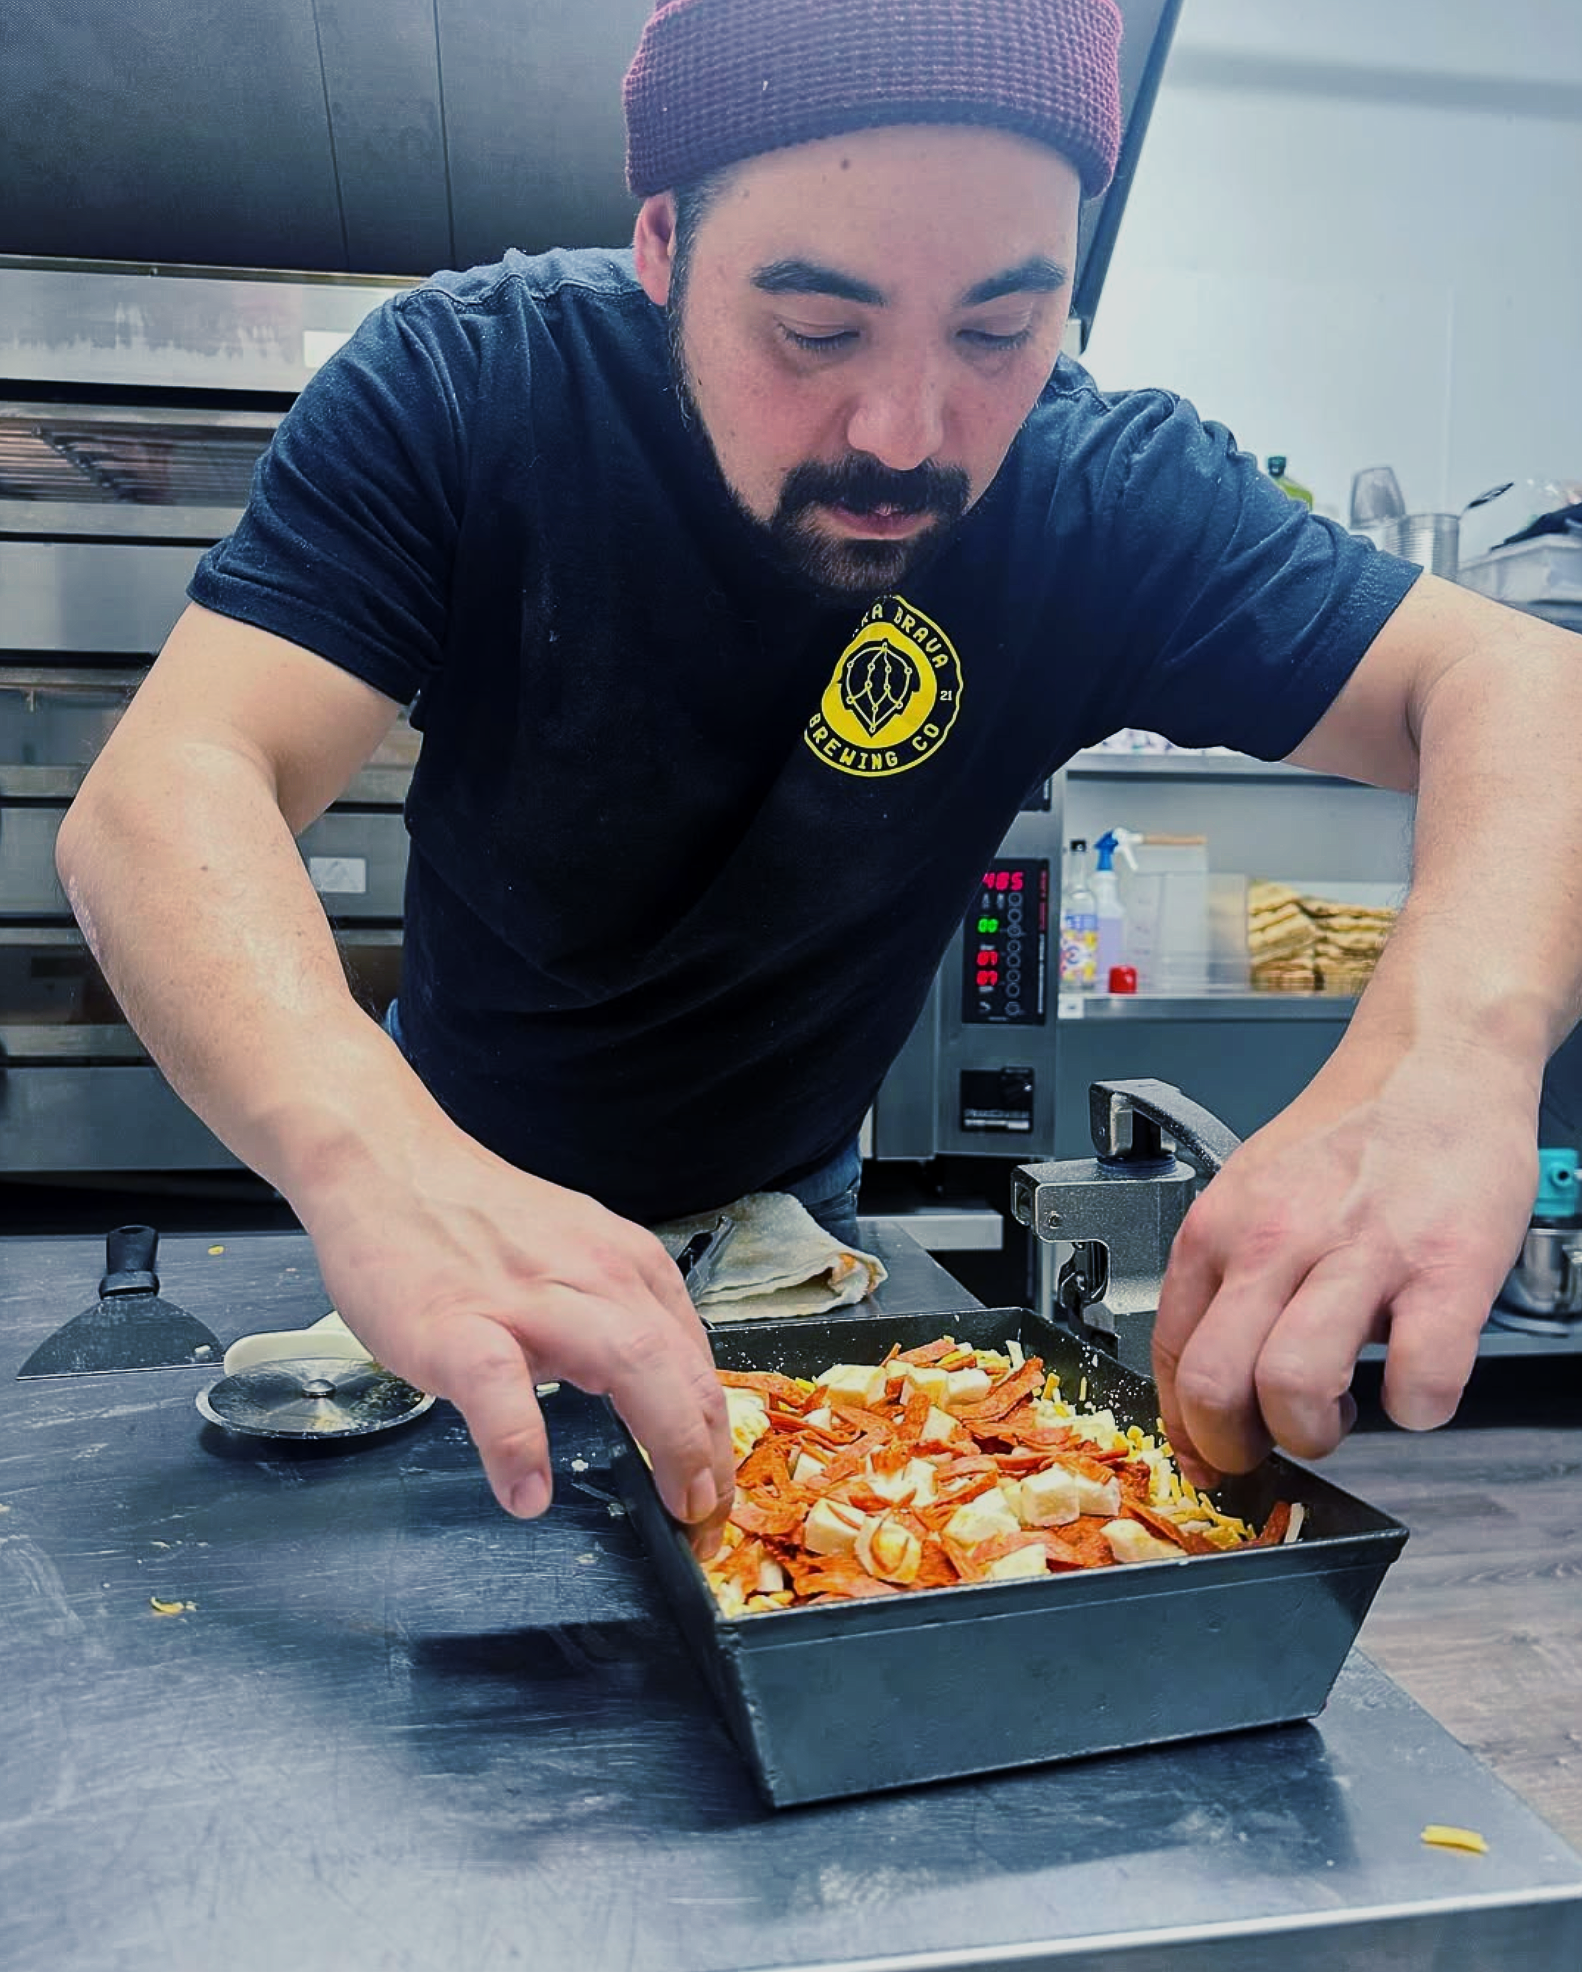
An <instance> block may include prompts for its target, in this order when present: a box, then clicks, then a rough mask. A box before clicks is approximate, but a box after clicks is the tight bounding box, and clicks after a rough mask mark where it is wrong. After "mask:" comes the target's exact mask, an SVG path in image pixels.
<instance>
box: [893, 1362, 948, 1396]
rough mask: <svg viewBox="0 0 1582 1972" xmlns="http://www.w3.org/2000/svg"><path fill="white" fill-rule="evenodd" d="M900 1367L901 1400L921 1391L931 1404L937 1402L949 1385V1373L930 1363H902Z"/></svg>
mask: <svg viewBox="0 0 1582 1972" xmlns="http://www.w3.org/2000/svg"><path fill="white" fill-rule="evenodd" d="M900 1369H901V1383H902V1394H903V1400H904V1398H906V1397H911V1396H915V1395H916V1394H917V1393H918V1392H919V1391H921V1392H922V1393H923V1395H924V1396H925V1397H927V1399H928V1401H929V1402H930V1403H931V1404H937V1403H939V1402H940V1400H941V1399H942V1398H943V1397H944V1394H945V1391H946V1389H947V1388H948V1387H949V1384H950V1376H949V1373H948V1372H947V1371H945V1370H942V1369H936V1368H935V1367H934V1365H933V1364H932V1363H902V1364H901V1365H900Z"/></svg>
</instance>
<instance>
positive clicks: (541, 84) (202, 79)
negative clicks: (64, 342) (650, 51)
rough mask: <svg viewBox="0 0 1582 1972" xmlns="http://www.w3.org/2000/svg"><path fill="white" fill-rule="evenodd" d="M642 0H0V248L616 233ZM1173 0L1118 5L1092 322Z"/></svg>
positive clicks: (580, 237) (417, 260)
mask: <svg viewBox="0 0 1582 1972" xmlns="http://www.w3.org/2000/svg"><path fill="white" fill-rule="evenodd" d="M650 4H651V0H246V4H239V0H71V4H70V5H62V4H61V0H10V8H9V21H8V30H9V31H8V33H7V35H6V44H7V46H6V56H5V60H4V62H3V63H0V129H3V130H4V131H5V133H6V141H5V143H4V145H3V146H0V254H10V255H16V256H23V257H48V258H50V259H53V260H62V259H64V260H76V261H83V260H93V261H119V262H123V263H125V262H146V263H164V264H182V265H187V266H193V265H196V266H206V267H225V268H243V267H245V268H266V269H290V270H293V271H298V272H316V273H341V274H364V275H366V274H377V275H394V276H422V275H426V274H428V273H431V272H433V271H434V270H435V269H436V268H439V267H465V266H470V265H474V264H477V263H480V262H483V261H490V260H497V259H498V258H499V257H500V255H501V254H502V253H503V252H504V251H505V249H506V248H507V247H511V246H516V247H521V248H523V249H525V250H527V251H529V252H532V251H537V250H539V249H542V248H545V247H550V246H601V245H618V244H623V243H624V242H625V241H626V240H627V239H628V238H629V237H630V235H631V225H632V216H633V212H634V209H635V207H634V202H633V200H632V199H631V197H630V196H629V195H628V193H627V191H626V187H625V183H624V180H623V176H622V163H623V154H624V137H623V132H622V126H621V100H620V83H621V77H622V75H623V73H624V71H625V69H626V65H627V63H628V62H629V61H630V59H631V56H632V51H633V50H634V49H635V47H636V45H637V40H638V36H639V35H640V33H641V31H642V27H643V23H644V21H645V19H646V18H647V15H648V12H649V8H650ZM1179 8H1180V0H1121V10H1122V13H1123V15H1124V18H1125V37H1124V41H1123V45H1122V68H1123V84H1122V87H1123V97H1124V109H1125V115H1126V130H1125V140H1124V145H1123V149H1122V154H1121V163H1120V169H1119V171H1118V173H1117V176H1116V180H1115V184H1114V185H1113V187H1112V188H1111V190H1110V191H1109V192H1108V193H1107V194H1106V196H1105V197H1104V198H1103V199H1100V200H1096V201H1094V202H1093V203H1092V205H1091V206H1090V207H1089V209H1088V211H1087V213H1086V214H1085V215H1084V221H1085V223H1084V231H1083V244H1082V249H1081V252H1080V254H1079V261H1078V278H1077V284H1076V294H1075V309H1074V314H1075V316H1076V318H1077V320H1079V321H1080V322H1081V323H1082V325H1083V331H1084V335H1085V331H1086V328H1087V326H1088V325H1089V324H1090V323H1091V321H1092V318H1093V311H1094V308H1095V307H1096V305H1097V302H1098V295H1099V289H1100V287H1101V286H1102V284H1103V279H1104V270H1105V267H1106V266H1107V264H1108V261H1109V255H1110V248H1111V245H1112V244H1113V241H1114V237H1115V229H1116V226H1117V225H1118V223H1119V219H1120V213H1121V209H1122V208H1123V206H1124V204H1125V201H1126V194H1127V191H1128V189H1129V187H1130V184H1131V178H1132V173H1133V171H1134V169H1135V167H1136V162H1137V153H1138V149H1139V146H1140V145H1141V142H1142V137H1143V132H1144V130H1145V128H1146V125H1147V121H1148V115H1149V112H1150V110H1151V108H1152V105H1153V99H1154V94H1155V91H1156V89H1157V87H1158V82H1159V76H1160V73H1161V72H1162V69H1163V66H1164V61H1165V56H1166V53H1167V50H1168V47H1169V41H1170V35H1171V32H1172V30H1173V28H1174V25H1175V18H1176V15H1177V13H1178V11H1179Z"/></svg>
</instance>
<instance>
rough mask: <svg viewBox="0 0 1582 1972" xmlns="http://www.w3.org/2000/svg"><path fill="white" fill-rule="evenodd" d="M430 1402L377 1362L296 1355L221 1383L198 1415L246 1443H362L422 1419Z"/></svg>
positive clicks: (204, 1396)
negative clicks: (245, 1439) (264, 1440)
mask: <svg viewBox="0 0 1582 1972" xmlns="http://www.w3.org/2000/svg"><path fill="white" fill-rule="evenodd" d="M433 1402H434V1399H433V1398H432V1397H430V1396H426V1395H425V1394H424V1393H423V1391H421V1390H418V1389H416V1388H414V1386H413V1385H412V1384H410V1383H407V1382H406V1381H404V1380H403V1379H402V1378H401V1377H399V1376H397V1375H396V1374H395V1373H394V1371H393V1370H388V1369H385V1368H383V1367H382V1366H381V1365H380V1364H379V1363H375V1362H369V1361H367V1360H366V1359H364V1360H351V1361H348V1360H347V1359H346V1358H345V1357H344V1356H294V1357H289V1358H287V1359H286V1360H285V1361H283V1362H269V1363H256V1364H254V1365H253V1367H252V1368H250V1369H243V1370H238V1371H237V1373H236V1374H235V1375H234V1376H222V1377H221V1378H220V1380H219V1382H218V1383H211V1384H210V1385H209V1387H208V1389H206V1390H204V1391H201V1392H200V1393H199V1396H198V1409H199V1410H200V1411H201V1412H202V1413H203V1415H204V1416H205V1417H206V1418H208V1420H209V1421H210V1423H211V1424H218V1425H222V1426H223V1427H224V1428H225V1430H227V1431H234V1432H237V1433H239V1434H240V1435H242V1436H244V1437H249V1438H298V1439H310V1438H366V1437H368V1436H369V1435H370V1434H371V1433H373V1432H375V1431H389V1430H392V1429H393V1428H394V1427H395V1426H396V1425H398V1424H406V1423H409V1422H410V1421H411V1420H412V1419H413V1418H415V1417H421V1416H422V1415H423V1413H424V1412H425V1411H426V1410H428V1409H429V1408H430V1407H431V1405H432V1404H433Z"/></svg>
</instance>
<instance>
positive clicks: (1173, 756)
mask: <svg viewBox="0 0 1582 1972" xmlns="http://www.w3.org/2000/svg"><path fill="white" fill-rule="evenodd" d="M1066 773H1067V774H1068V775H1069V776H1072V777H1074V778H1075V779H1078V780H1131V779H1133V778H1134V777H1136V776H1138V775H1146V776H1147V777H1149V778H1150V779H1151V778H1154V777H1160V776H1162V777H1163V778H1165V779H1167V780H1170V779H1176V780H1193V781H1292V780H1297V781H1309V782H1313V783H1317V784H1320V785H1324V786H1333V787H1365V786H1367V783H1366V782H1365V781H1352V780H1347V779H1346V777H1345V776H1344V775H1342V774H1315V773H1311V772H1309V770H1308V769H1307V768H1306V767H1293V766H1291V765H1290V764H1289V763H1288V762H1286V761H1284V760H1254V759H1252V758H1251V757H1250V756H1249V755H1248V754H1245V753H1103V752H1100V751H1098V750H1097V749H1094V748H1089V749H1087V750H1086V751H1084V752H1081V753H1074V754H1073V755H1072V756H1071V758H1070V760H1068V761H1067V763H1066Z"/></svg>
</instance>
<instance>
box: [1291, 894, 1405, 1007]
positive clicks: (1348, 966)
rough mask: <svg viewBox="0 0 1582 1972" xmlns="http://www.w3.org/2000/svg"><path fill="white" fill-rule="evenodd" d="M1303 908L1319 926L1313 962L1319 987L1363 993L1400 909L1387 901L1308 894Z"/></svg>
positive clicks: (1303, 902)
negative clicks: (1359, 901)
mask: <svg viewBox="0 0 1582 1972" xmlns="http://www.w3.org/2000/svg"><path fill="white" fill-rule="evenodd" d="M1302 908H1303V910H1304V911H1306V913H1307V914H1308V916H1309V917H1310V918H1311V919H1312V920H1313V922H1314V924H1315V925H1316V927H1317V931H1318V936H1317V939H1316V941H1315V943H1314V946H1313V964H1314V965H1315V966H1316V967H1317V969H1318V984H1319V991H1320V992H1323V993H1360V992H1361V991H1362V989H1363V987H1364V986H1366V985H1367V983H1368V981H1369V979H1370V978H1371V977H1372V976H1373V968H1374V966H1375V965H1377V964H1378V961H1379V954H1380V952H1382V951H1383V950H1384V941H1385V939H1386V938H1388V937H1389V935H1390V932H1391V929H1392V928H1393V926H1394V924H1395V918H1396V913H1395V912H1394V911H1393V910H1391V909H1390V908H1389V907H1388V906H1387V905H1383V904H1378V905H1374V904H1337V903H1332V902H1331V901H1330V900H1329V899H1328V898H1325V897H1304V898H1303V899H1302Z"/></svg>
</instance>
